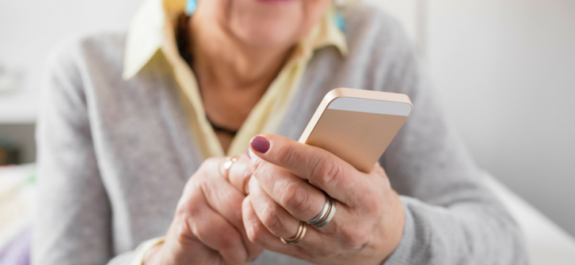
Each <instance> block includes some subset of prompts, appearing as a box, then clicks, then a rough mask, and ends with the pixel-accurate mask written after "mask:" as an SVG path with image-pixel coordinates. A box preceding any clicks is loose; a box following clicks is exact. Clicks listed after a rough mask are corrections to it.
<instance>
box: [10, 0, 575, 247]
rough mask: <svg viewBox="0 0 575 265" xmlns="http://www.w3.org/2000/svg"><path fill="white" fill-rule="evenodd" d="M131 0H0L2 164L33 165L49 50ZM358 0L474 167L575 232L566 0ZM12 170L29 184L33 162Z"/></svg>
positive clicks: (573, 61)
mask: <svg viewBox="0 0 575 265" xmlns="http://www.w3.org/2000/svg"><path fill="white" fill-rule="evenodd" d="M141 2H142V0H120V1H118V0H99V1H74V0H51V1H40V0H28V1H12V0H0V164H30V163H33V162H34V160H35V143H34V128H35V121H36V117H37V115H38V102H39V99H40V94H39V91H40V78H41V73H42V67H43V64H44V61H45V59H46V55H47V53H48V52H49V51H50V50H51V49H52V48H53V47H54V46H55V45H57V43H59V42H61V41H62V40H63V39H65V38H67V37H70V36H76V35H80V34H87V33H94V32H101V31H124V30H125V29H126V28H127V26H128V24H129V21H130V18H131V17H132V14H133V13H134V12H135V10H136V9H137V7H138V6H139V5H140V4H141ZM368 2H370V3H373V4H375V5H377V6H379V7H381V8H383V9H385V10H387V11H388V12H390V13H392V14H393V15H395V16H396V17H397V18H398V19H399V20H400V21H401V22H402V23H403V25H404V27H405V29H406V31H407V32H408V35H409V36H410V37H411V38H412V40H413V43H414V45H415V47H416V48H417V50H418V52H419V54H420V56H421V58H422V61H423V63H424V65H425V67H426V68H427V69H428V73H429V76H430V78H431V81H432V83H433V84H434V87H435V89H436V90H437V91H438V98H439V100H440V101H441V103H442V106H443V108H444V110H445V113H446V115H447V117H448V118H449V121H450V122H451V123H452V125H453V126H454V127H455V128H456V130H457V131H458V132H459V134H460V136H461V138H462V139H463V140H464V142H465V143H466V145H467V147H468V148H469V150H470V152H471V154H472V155H473V156H474V157H475V159H476V161H477V163H478V164H479V166H481V167H482V168H483V169H485V171H487V172H489V173H491V174H492V175H493V176H494V177H495V178H496V179H498V180H499V181H500V182H502V183H504V184H505V185H506V186H507V187H508V188H509V189H510V190H512V191H513V192H515V193H516V194H517V195H519V196H520V197H522V198H523V199H524V200H525V201H527V202H528V203H529V204H531V205H532V206H534V207H535V208H537V209H538V210H539V211H540V212H542V213H543V214H544V215H546V216H547V217H549V218H550V219H551V220H553V221H554V222H555V223H556V224H558V225H559V226H560V227H561V228H562V229H563V230H565V231H567V233H570V234H571V235H575V206H574V204H575V192H574V187H575V118H574V117H573V116H574V115H575V15H574V14H575V0H460V1H454V0H369V1H368ZM5 169H6V167H5ZM12 169H14V170H16V168H14V167H12ZM14 170H12V171H10V172H12V173H10V174H13V172H14ZM17 170H20V171H19V172H25V173H24V175H26V177H25V178H26V179H29V178H32V179H33V177H30V176H33V175H34V169H33V165H28V166H26V167H19V168H17ZM3 172H4V175H7V174H8V173H6V172H8V171H6V170H4V171H1V170H0V177H1V175H2V174H3ZM4 179H5V177H4ZM3 181H4V182H5V180H3V179H2V178H0V191H2V183H4V182H3ZM5 187H6V186H5ZM2 205H3V204H2V201H1V196H0V208H1V207H2ZM5 219H6V218H5ZM7 222H8V221H6V220H3V219H0V229H1V228H2V227H1V226H2V225H3V224H6V223H7ZM1 244H2V242H1V240H0V245H1Z"/></svg>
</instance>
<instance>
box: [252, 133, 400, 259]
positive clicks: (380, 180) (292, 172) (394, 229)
mask: <svg viewBox="0 0 575 265" xmlns="http://www.w3.org/2000/svg"><path fill="white" fill-rule="evenodd" d="M251 149H252V150H253V152H254V154H255V155H252V157H251V165H252V171H253V176H254V177H252V178H251V179H250V181H249V195H248V196H247V197H246V199H245V200H244V202H243V207H242V210H243V218H244V224H245V227H246V231H247V234H248V237H249V239H250V240H251V241H253V242H255V243H257V244H258V245H260V246H262V247H264V248H266V249H269V250H272V251H275V252H281V253H284V254H287V255H290V256H293V257H296V258H299V259H304V260H307V261H310V262H312V263H316V264H382V263H383V262H384V260H385V259H386V258H387V257H388V256H389V255H390V254H391V253H392V252H393V250H394V249H395V248H396V247H397V245H398V244H399V242H400V240H401V237H402V235H403V227H404V212H403V206H402V204H401V202H400V200H399V197H398V195H397V193H396V192H395V191H394V190H393V189H392V188H391V186H390V183H389V180H388V178H387V175H386V174H385V171H384V170H383V168H381V166H380V165H379V164H376V165H375V166H374V167H373V169H372V170H371V172H370V173H367V174H366V173H363V172H359V171H357V170H356V169H355V168H354V167H352V166H351V165H349V164H348V163H346V162H345V161H343V160H341V159H340V158H338V157H336V156H335V155H333V154H331V153H329V152H327V151H325V150H323V149H320V148H317V147H313V146H308V145H304V144H300V143H298V142H296V141H293V140H291V139H288V138H285V137H282V136H278V135H271V134H265V135H260V136H256V137H255V138H254V139H252V142H251ZM322 191H325V193H326V194H327V195H328V196H330V197H331V198H333V199H334V201H335V204H336V212H335V216H334V217H333V219H332V220H331V221H330V222H329V223H328V224H327V225H325V226H323V227H321V228H317V227H314V226H312V225H308V226H307V233H306V234H305V236H304V237H303V239H302V240H301V241H300V242H299V243H297V244H295V245H287V244H284V243H282V241H280V237H283V238H292V237H294V235H296V232H297V231H298V225H299V223H300V220H302V221H309V220H311V219H313V218H315V217H316V216H317V215H318V214H319V213H320V212H321V211H322V208H323V207H324V204H325V203H326V197H325V196H326V195H325V194H324V193H323V192H322Z"/></svg>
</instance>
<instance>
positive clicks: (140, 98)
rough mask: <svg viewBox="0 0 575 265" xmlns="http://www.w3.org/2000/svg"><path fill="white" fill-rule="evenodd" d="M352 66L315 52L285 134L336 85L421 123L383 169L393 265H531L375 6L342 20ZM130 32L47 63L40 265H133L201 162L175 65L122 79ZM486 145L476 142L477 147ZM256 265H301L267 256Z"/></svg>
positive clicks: (406, 47) (76, 46)
mask: <svg viewBox="0 0 575 265" xmlns="http://www.w3.org/2000/svg"><path fill="white" fill-rule="evenodd" d="M345 19H346V23H347V29H346V32H345V35H346V39H347V42H348V46H349V49H350V54H349V56H348V57H346V58H344V57H342V56H341V55H340V53H338V51H337V50H336V49H335V48H333V47H330V48H324V49H322V50H319V51H317V52H316V53H315V54H314V56H313V59H312V60H311V62H310V63H309V65H308V67H307V70H306V72H305V74H304V77H303V79H302V82H301V84H300V86H299V89H298V90H297V92H296V95H295V98H294V100H293V102H292V103H291V106H290V107H289V109H288V112H287V114H286V117H285V119H284V120H283V121H282V124H281V126H280V128H279V131H278V132H277V133H278V134H281V135H284V136H287V137H290V138H292V139H296V140H297V139H298V138H299V136H300V134H301V133H302V132H303V130H304V128H305V126H306V124H307V122H308V121H309V120H310V118H311V116H312V114H313V113H314V111H315V109H316V107H317V106H318V105H319V102H320V101H321V99H322V98H323V96H324V95H325V94H326V93H327V92H328V91H329V90H331V89H333V88H336V87H351V88H360V89H368V90H379V91H389V92H397V93H405V94H407V95H409V97H410V98H411V100H412V101H413V105H414V111H413V113H412V115H411V117H410V118H409V119H408V121H407V122H406V124H405V125H404V127H403V128H402V129H401V131H400V132H399V134H398V135H397V137H396V138H395V139H394V140H393V142H392V144H391V145H390V146H389V148H388V149H387V151H386V152H385V154H384V155H383V157H382V158H381V159H380V162H381V164H382V166H383V167H384V168H385V169H386V171H387V173H388V175H389V178H390V179H391V183H392V186H393V188H394V189H395V190H396V191H397V192H398V193H399V194H400V195H401V200H402V202H403V206H404V208H405V213H406V219H405V222H406V223H405V230H404V232H403V238H402V240H401V243H400V245H399V246H398V248H397V249H396V250H395V252H394V253H393V254H392V255H391V257H390V258H389V259H388V260H387V261H386V264H440V265H445V264H526V263H527V260H526V259H527V258H526V253H525V249H524V246H523V240H522V235H521V232H520V230H519V228H518V227H517V224H516V223H515V222H514V221H513V220H512V218H511V217H510V215H509V213H508V212H507V211H506V210H505V209H504V208H503V206H502V205H501V204H500V203H499V202H498V201H497V199H496V198H495V197H494V195H493V194H491V193H490V192H489V191H488V190H487V189H486V188H485V187H484V186H483V185H482V184H481V181H480V175H479V172H480V171H479V169H478V168H477V166H476V165H475V164H474V163H473V161H472V159H471V157H470V156H469V154H468V153H467V152H466V151H465V149H464V148H463V145H462V144H461V142H459V141H458V140H457V137H456V136H455V134H454V132H453V130H451V129H450V128H449V127H448V126H447V124H446V122H445V120H444V117H443V114H442V113H441V112H440V111H439V110H438V107H437V104H436V101H435V99H434V98H433V95H432V90H431V89H430V87H429V85H428V84H427V83H426V82H425V78H424V77H423V74H422V73H421V72H420V70H419V67H418V63H417V60H416V58H415V55H414V53H413V49H412V47H411V46H410V44H409V42H408V40H407V39H406V37H405V36H404V34H403V32H402V30H401V29H400V26H399V25H398V23H397V22H396V21H394V20H393V19H391V18H390V17H389V16H388V15H386V14H385V13H383V12H381V11H378V10H377V9H376V8H370V7H362V6H356V7H350V8H348V9H347V10H346V11H345ZM124 41H125V37H124V35H123V34H115V35H114V34H106V35H98V36H91V37H84V38H81V39H78V40H75V41H71V42H68V43H67V44H65V45H63V46H62V47H61V48H60V49H58V50H57V51H56V52H55V53H54V54H53V56H52V57H51V60H50V63H49V67H48V68H47V75H46V79H45V80H44V96H43V98H44V102H43V104H42V108H41V116H40V119H39V126H38V134H37V137H38V143H39V190H38V218H37V221H36V227H35V242H34V247H33V260H34V264H46V265H66V264H106V263H107V264H129V263H130V260H131V259H132V257H133V250H134V249H135V248H136V247H137V246H138V245H139V244H140V243H141V242H143V241H145V240H148V239H151V238H154V237H158V236H162V235H164V234H165V233H166V230H167V229H168V227H169V225H170V222H171V220H172V218H173V216H174V210H175V208H176V204H177V201H178V199H179V198H180V195H181V193H182V187H183V186H184V184H185V182H186V181H187V179H188V178H189V176H191V175H192V174H193V173H194V171H195V170H196V169H197V168H198V167H199V166H200V164H201V163H202V159H201V156H200V154H199V152H198V149H197V148H196V142H197V141H201V139H195V138H194V137H193V136H192V135H191V133H190V130H189V127H188V124H187V122H186V121H185V119H184V115H183V113H182V110H181V108H180V106H179V103H178V98H177V90H176V87H175V86H176V83H175V81H174V79H173V76H172V75H171V74H170V72H169V70H168V69H169V66H168V64H167V62H166V61H165V60H164V59H163V58H162V57H161V56H156V58H155V60H159V61H160V63H158V64H154V66H148V67H145V68H144V69H143V70H142V71H141V72H140V73H139V74H138V75H137V76H136V77H135V78H132V79H130V80H128V81H125V80H123V79H122V70H123V60H122V59H123V58H124ZM478 140H479V139H478ZM255 264H307V263H305V262H303V261H299V260H296V259H293V258H290V257H287V256H283V255H280V254H277V253H272V252H265V253H264V254H263V255H262V256H261V257H260V258H259V259H258V260H257V261H256V262H255Z"/></svg>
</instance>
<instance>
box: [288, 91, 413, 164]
mask: <svg viewBox="0 0 575 265" xmlns="http://www.w3.org/2000/svg"><path fill="white" fill-rule="evenodd" d="M412 109H413V105H412V104H411V100H409V97H408V96H407V95H404V94H397V93H388V92H379V91H371V90H360V89H350V88H336V89H334V90H331V91H330V92H328V93H327V94H326V95H325V97H324V98H323V100H322V101H321V103H320V105H319V107H318V108H317V110H316V112H315V114H314V115H313V117H312V118H311V120H310V122H309V124H308V125H307V127H306V129H305V130H304V132H303V134H302V136H301V137H300V139H299V142H300V143H304V144H308V145H313V146H316V147H320V148H322V149H325V150H327V151H329V152H331V153H332V154H334V155H336V156H338V157H339V158H341V159H343V160H345V161H346V162H348V163H349V164H351V165H352V166H354V167H355V168H356V169H358V170H359V171H363V172H366V173H368V172H369V171H371V169H372V168H373V166H374V165H375V162H376V161H377V160H378V159H379V158H380V157H381V156H382V155H383V153H384V152H385V149H386V148H387V147H388V146H389V144H390V143H391V141H392V140H393V138H394V137H395V135H396V134H397V132H398V131H399V129H401V127H402V126H403V124H404V123H405V121H406V120H407V118H408V117H409V114H410V113H411V110H412Z"/></svg>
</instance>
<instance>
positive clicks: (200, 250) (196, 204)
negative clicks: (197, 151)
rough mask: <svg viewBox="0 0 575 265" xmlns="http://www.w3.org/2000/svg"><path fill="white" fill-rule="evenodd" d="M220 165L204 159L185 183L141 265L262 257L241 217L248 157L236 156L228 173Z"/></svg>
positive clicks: (228, 261) (238, 261)
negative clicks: (165, 230)
mask: <svg viewBox="0 0 575 265" xmlns="http://www.w3.org/2000/svg"><path fill="white" fill-rule="evenodd" d="M225 162H226V158H210V159H207V160H206V161H204V163H203V164H202V165H201V166H200V168H199V169H198V171H196V173H195V174H194V175H193V176H192V177H191V178H190V179H189V180H188V182H187V183H186V186H185V188H184V192H183V195H182V197H181V198H180V201H179V202H178V207H177V210H176V214H175V217H174V220H173V221H172V224H171V226H170V228H169V230H168V234H167V235H166V238H165V241H164V243H162V244H160V245H157V246H156V247H154V248H153V249H151V250H149V251H148V253H147V254H146V258H145V262H144V264H146V265H149V264H162V265H164V264H174V265H175V264H186V265H190V264H245V263H249V262H250V261H252V260H253V259H255V258H256V257H257V256H258V255H259V254H261V252H262V251H263V249H262V248H261V247H259V246H257V245H255V244H253V243H252V242H250V240H249V239H248V237H247V235H246V231H245V228H244V224H243V221H242V215H241V214H242V209H241V207H242V202H243V200H244V198H245V195H244V194H245V187H246V186H247V183H248V181H249V179H250V177H251V175H252V173H251V170H250V166H249V159H248V158H247V156H246V155H241V156H239V158H238V161H237V162H235V163H234V164H233V165H232V167H231V168H230V169H229V172H228V174H226V172H225V170H224V168H223V164H224V163H225ZM226 175H227V176H226ZM226 177H228V178H226Z"/></svg>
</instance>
